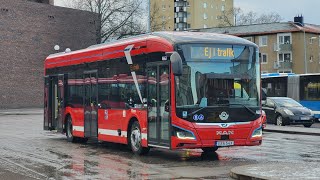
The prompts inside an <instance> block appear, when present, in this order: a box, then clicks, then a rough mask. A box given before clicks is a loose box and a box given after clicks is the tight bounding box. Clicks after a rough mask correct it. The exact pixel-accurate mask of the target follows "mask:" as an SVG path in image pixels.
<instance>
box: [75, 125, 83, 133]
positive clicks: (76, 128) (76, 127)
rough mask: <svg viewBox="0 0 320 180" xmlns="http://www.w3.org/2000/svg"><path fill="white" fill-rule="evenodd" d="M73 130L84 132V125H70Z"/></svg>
mask: <svg viewBox="0 0 320 180" xmlns="http://www.w3.org/2000/svg"><path fill="white" fill-rule="evenodd" d="M72 128H73V130H74V131H80V132H84V127H83V126H72Z"/></svg>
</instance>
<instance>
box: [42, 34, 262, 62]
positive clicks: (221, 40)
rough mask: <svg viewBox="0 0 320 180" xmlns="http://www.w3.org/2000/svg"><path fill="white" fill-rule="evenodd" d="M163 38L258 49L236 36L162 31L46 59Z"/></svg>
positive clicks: (180, 42) (181, 42) (61, 53)
mask: <svg viewBox="0 0 320 180" xmlns="http://www.w3.org/2000/svg"><path fill="white" fill-rule="evenodd" d="M159 37H160V38H163V39H165V40H167V41H169V42H170V43H171V44H183V43H214V44H236V45H249V46H254V47H258V46H257V45H256V44H254V43H253V42H251V41H248V40H245V39H243V38H239V37H236V36H231V35H226V34H217V33H206V32H177V31H170V32H169V31H168V32H167V31H162V32H153V33H149V34H142V35H138V36H133V37H129V38H124V39H120V40H117V41H112V42H107V43H103V44H97V45H92V46H89V47H88V48H86V49H82V50H77V51H71V52H69V53H66V52H60V53H55V54H51V55H49V56H48V58H47V59H51V58H55V57H60V56H64V55H70V54H76V53H81V52H88V51H92V50H100V49H104V48H108V47H112V46H118V45H122V44H126V43H130V42H134V41H137V40H147V39H153V38H159Z"/></svg>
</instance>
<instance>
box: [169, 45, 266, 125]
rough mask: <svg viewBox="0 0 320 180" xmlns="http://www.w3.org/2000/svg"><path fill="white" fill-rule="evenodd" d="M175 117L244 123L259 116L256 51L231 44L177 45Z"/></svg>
mask: <svg viewBox="0 0 320 180" xmlns="http://www.w3.org/2000/svg"><path fill="white" fill-rule="evenodd" d="M178 52H179V53H180V55H181V56H182V57H183V58H184V65H183V75H182V76H177V77H175V87H176V112H177V116H178V117H180V118H182V119H185V120H188V121H191V122H198V123H202V122H203V123H209V122H210V123H212V122H216V123H219V122H223V123H226V122H247V121H253V120H256V119H257V118H259V116H260V113H259V112H260V65H259V58H258V57H257V54H258V52H257V50H256V49H255V48H253V47H249V46H234V45H203V44H202V45H197V44H192V45H190V44H189V45H180V46H179V47H178Z"/></svg>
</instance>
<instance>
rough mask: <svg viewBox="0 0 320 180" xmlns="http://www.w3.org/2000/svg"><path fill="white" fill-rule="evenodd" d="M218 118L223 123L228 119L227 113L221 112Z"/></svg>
mask: <svg viewBox="0 0 320 180" xmlns="http://www.w3.org/2000/svg"><path fill="white" fill-rule="evenodd" d="M219 118H220V119H221V120H222V121H225V120H227V119H228V118H229V114H228V113H227V112H224V111H223V112H222V113H221V114H220V115H219Z"/></svg>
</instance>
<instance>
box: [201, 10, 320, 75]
mask: <svg viewBox="0 0 320 180" xmlns="http://www.w3.org/2000/svg"><path fill="white" fill-rule="evenodd" d="M196 31H203V32H213V33H223V34H230V35H235V36H239V37H242V38H245V39H247V40H249V41H252V42H254V43H256V44H257V45H259V49H260V53H261V54H260V56H261V72H262V73H275V72H278V73H291V72H292V73H298V74H303V73H319V72H320V25H314V24H307V23H304V22H303V17H302V16H300V17H295V18H294V21H293V22H281V23H268V24H254V25H247V26H234V27H223V28H210V29H198V30H196Z"/></svg>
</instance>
